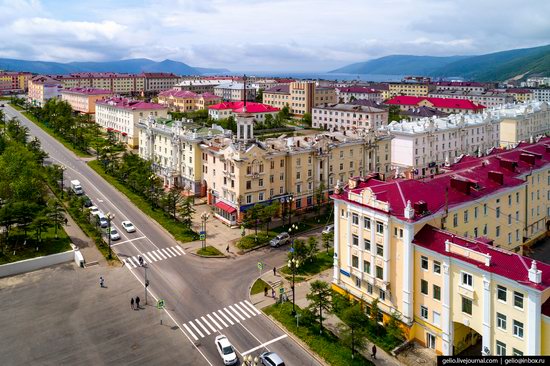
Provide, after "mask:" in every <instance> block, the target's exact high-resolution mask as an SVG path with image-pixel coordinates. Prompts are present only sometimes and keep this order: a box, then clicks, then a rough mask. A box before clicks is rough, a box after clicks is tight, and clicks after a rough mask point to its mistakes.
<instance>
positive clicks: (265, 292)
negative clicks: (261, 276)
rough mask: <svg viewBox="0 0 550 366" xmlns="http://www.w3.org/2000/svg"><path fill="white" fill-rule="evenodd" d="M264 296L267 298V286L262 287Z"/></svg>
mask: <svg viewBox="0 0 550 366" xmlns="http://www.w3.org/2000/svg"><path fill="white" fill-rule="evenodd" d="M264 296H267V286H266V287H264Z"/></svg>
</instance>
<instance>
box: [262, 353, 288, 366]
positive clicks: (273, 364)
mask: <svg viewBox="0 0 550 366" xmlns="http://www.w3.org/2000/svg"><path fill="white" fill-rule="evenodd" d="M260 362H261V363H262V365H264V366H285V363H284V361H283V359H282V358H281V357H279V355H278V354H276V353H275V352H264V353H262V354H261V355H260Z"/></svg>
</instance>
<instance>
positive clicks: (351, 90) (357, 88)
mask: <svg viewBox="0 0 550 366" xmlns="http://www.w3.org/2000/svg"><path fill="white" fill-rule="evenodd" d="M338 89H339V90H340V93H366V94H379V93H382V92H381V91H380V90H378V89H374V88H367V87H364V86H350V87H347V88H338Z"/></svg>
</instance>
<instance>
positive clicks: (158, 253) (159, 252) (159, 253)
mask: <svg viewBox="0 0 550 366" xmlns="http://www.w3.org/2000/svg"><path fill="white" fill-rule="evenodd" d="M155 253H156V254H157V255H160V256H161V257H162V258H163V259H166V258H167V257H166V256H165V255H164V253H163V252H161V251H160V249H159V250H157V251H156V252H155Z"/></svg>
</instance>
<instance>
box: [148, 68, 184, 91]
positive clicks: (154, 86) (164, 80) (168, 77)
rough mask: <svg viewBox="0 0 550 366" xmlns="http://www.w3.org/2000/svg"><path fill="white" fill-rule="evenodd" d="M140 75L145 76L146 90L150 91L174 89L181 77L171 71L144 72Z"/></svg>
mask: <svg viewBox="0 0 550 366" xmlns="http://www.w3.org/2000/svg"><path fill="white" fill-rule="evenodd" d="M138 77H141V78H143V80H144V91H145V92H148V93H158V92H161V91H164V90H169V89H172V88H173V87H174V85H176V84H177V83H178V82H179V81H180V77H179V76H177V75H176V74H173V73H171V72H144V73H141V74H139V75H138Z"/></svg>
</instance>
